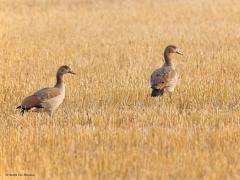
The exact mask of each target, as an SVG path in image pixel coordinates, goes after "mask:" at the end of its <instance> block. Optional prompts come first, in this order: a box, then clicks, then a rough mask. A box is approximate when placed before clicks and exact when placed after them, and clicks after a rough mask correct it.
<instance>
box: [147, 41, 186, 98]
mask: <svg viewBox="0 0 240 180" xmlns="http://www.w3.org/2000/svg"><path fill="white" fill-rule="evenodd" d="M172 53H177V54H181V55H183V54H182V53H181V52H180V50H179V49H178V48H177V47H176V46H174V45H169V46H167V47H166V48H165V50H164V64H163V65H162V67H161V68H159V69H156V70H155V71H154V72H153V73H152V75H151V88H152V94H151V96H152V97H156V96H162V95H163V93H164V90H166V91H167V92H169V93H172V92H173V91H174V88H175V87H176V85H177V82H178V74H177V72H176V71H175V68H174V65H173V64H172V58H171V54H172Z"/></svg>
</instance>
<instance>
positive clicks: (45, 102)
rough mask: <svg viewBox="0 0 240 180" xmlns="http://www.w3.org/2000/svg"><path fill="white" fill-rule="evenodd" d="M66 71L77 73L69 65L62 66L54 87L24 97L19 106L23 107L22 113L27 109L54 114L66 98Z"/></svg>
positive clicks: (19, 107)
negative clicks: (64, 79) (64, 80)
mask: <svg viewBox="0 0 240 180" xmlns="http://www.w3.org/2000/svg"><path fill="white" fill-rule="evenodd" d="M66 73H71V74H75V73H74V72H73V71H72V70H71V69H70V68H69V67H68V66H61V67H60V68H59V70H58V72H57V83H56V85H55V86H54V87H50V88H43V89H41V90H39V91H37V92H35V93H33V94H32V95H31V96H28V97H26V98H24V99H23V101H22V103H21V105H20V106H18V107H17V108H18V109H21V112H22V113H24V112H25V111H35V112H43V111H46V112H48V113H49V114H50V115H51V116H52V113H53V112H54V111H55V110H56V109H57V108H58V107H59V106H60V105H61V104H62V102H63V100H64V98H65V85H64V82H63V75H64V74H66Z"/></svg>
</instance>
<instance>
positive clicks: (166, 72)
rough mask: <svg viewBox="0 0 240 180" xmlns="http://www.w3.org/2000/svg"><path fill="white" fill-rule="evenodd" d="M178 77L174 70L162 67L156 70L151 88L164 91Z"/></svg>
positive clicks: (152, 76)
mask: <svg viewBox="0 0 240 180" xmlns="http://www.w3.org/2000/svg"><path fill="white" fill-rule="evenodd" d="M175 76H176V71H175V70H174V69H172V68H168V67H162V68H159V69H157V70H155V71H154V72H153V73H152V75H151V87H152V88H153V89H164V88H165V87H167V85H168V83H169V82H171V81H172V79H174V78H175Z"/></svg>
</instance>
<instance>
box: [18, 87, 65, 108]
mask: <svg viewBox="0 0 240 180" xmlns="http://www.w3.org/2000/svg"><path fill="white" fill-rule="evenodd" d="M60 93H61V92H60V90H59V89H58V88H44V89H41V90H39V91H37V92H35V93H34V94H33V95H31V96H28V97H26V98H25V99H24V100H23V101H22V103H21V105H20V106H18V107H17V108H21V109H22V110H27V111H28V110H30V109H32V108H44V106H43V103H44V102H45V101H47V100H49V99H51V98H54V97H56V96H58V95H60Z"/></svg>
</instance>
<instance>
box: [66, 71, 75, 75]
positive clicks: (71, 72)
mask: <svg viewBox="0 0 240 180" xmlns="http://www.w3.org/2000/svg"><path fill="white" fill-rule="evenodd" d="M68 73H70V74H74V75H76V73H75V72H73V70H69V71H68Z"/></svg>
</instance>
